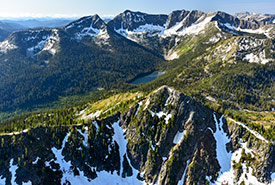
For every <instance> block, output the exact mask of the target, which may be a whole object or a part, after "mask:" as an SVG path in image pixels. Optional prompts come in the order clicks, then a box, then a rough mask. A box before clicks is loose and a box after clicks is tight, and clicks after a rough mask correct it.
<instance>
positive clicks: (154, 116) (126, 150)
mask: <svg viewBox="0 0 275 185" xmlns="http://www.w3.org/2000/svg"><path fill="white" fill-rule="evenodd" d="M134 99H135V100H133V101H134V103H133V105H132V106H130V108H129V109H126V110H124V111H121V113H116V114H114V115H113V116H109V117H107V118H105V119H102V120H93V121H92V120H90V121H86V123H84V124H80V125H71V126H70V127H66V126H63V127H38V128H35V129H31V130H29V131H28V132H25V133H14V135H5V136H1V137H0V141H1V147H0V159H1V160H0V164H1V168H0V184H13V183H16V184H22V183H23V182H25V183H27V182H28V183H32V184H64V183H65V184H79V183H81V184H93V183H96V184H240V183H242V182H244V183H246V184H248V183H255V182H257V183H259V184H261V183H270V177H271V175H272V172H274V171H275V165H274V163H275V162H274V161H275V160H274V156H275V155H274V144H272V143H271V142H268V141H266V140H265V139H264V138H262V137H261V135H259V134H258V133H256V132H254V131H252V130H250V129H249V128H247V127H246V126H244V125H242V124H241V123H238V122H235V121H234V120H226V119H225V118H224V117H223V116H221V115H218V114H216V113H214V112H213V111H212V110H211V109H209V108H207V107H205V106H203V105H202V104H200V103H198V102H196V101H195V100H194V99H192V98H190V97H188V96H186V95H184V94H182V93H180V92H178V91H176V90H174V89H171V88H169V87H167V86H163V87H161V88H159V89H157V90H155V91H154V92H152V93H150V95H148V96H145V97H144V98H138V99H136V98H134Z"/></svg>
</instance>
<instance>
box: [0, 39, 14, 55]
mask: <svg viewBox="0 0 275 185" xmlns="http://www.w3.org/2000/svg"><path fill="white" fill-rule="evenodd" d="M16 48H18V47H17V46H16V45H14V44H12V43H10V42H9V40H5V41H3V42H0V53H7V52H8V51H10V50H14V49H16Z"/></svg>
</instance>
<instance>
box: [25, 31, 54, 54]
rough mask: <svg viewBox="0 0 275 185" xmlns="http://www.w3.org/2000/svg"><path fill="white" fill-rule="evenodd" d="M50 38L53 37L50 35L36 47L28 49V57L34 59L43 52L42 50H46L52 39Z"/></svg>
mask: <svg viewBox="0 0 275 185" xmlns="http://www.w3.org/2000/svg"><path fill="white" fill-rule="evenodd" d="M50 37H51V36H50V35H49V36H46V37H44V38H43V40H41V41H40V42H38V43H37V44H36V45H35V46H33V47H30V48H28V49H27V56H30V57H34V56H35V55H37V54H38V53H39V52H40V51H42V49H43V48H44V46H45V44H46V43H47V41H48V40H49V39H50Z"/></svg>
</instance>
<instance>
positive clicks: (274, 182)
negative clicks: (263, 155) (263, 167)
mask: <svg viewBox="0 0 275 185" xmlns="http://www.w3.org/2000/svg"><path fill="white" fill-rule="evenodd" d="M270 185H275V173H272V174H271V184H270Z"/></svg>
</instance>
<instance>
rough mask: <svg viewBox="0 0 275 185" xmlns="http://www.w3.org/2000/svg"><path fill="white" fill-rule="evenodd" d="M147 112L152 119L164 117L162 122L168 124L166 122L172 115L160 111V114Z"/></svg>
mask: <svg viewBox="0 0 275 185" xmlns="http://www.w3.org/2000/svg"><path fill="white" fill-rule="evenodd" d="M149 112H150V113H151V115H152V117H154V116H155V115H157V116H158V118H161V117H162V116H165V118H164V120H165V123H166V124H168V121H169V119H170V118H172V114H171V113H170V114H167V113H164V112H163V111H160V112H157V113H154V112H153V111H151V110H149Z"/></svg>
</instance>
